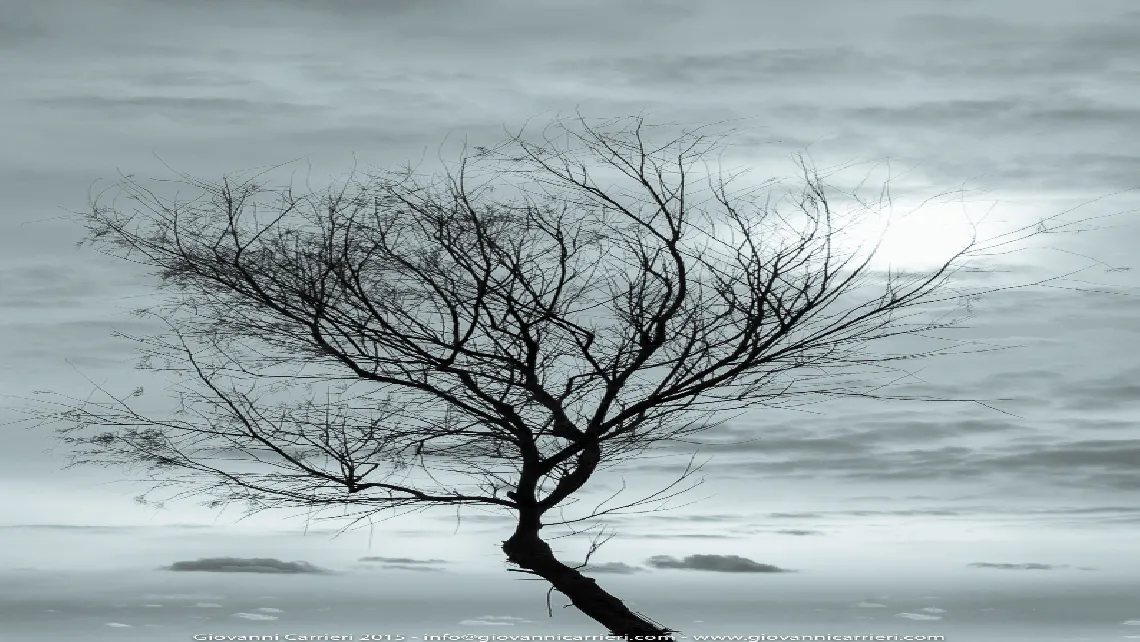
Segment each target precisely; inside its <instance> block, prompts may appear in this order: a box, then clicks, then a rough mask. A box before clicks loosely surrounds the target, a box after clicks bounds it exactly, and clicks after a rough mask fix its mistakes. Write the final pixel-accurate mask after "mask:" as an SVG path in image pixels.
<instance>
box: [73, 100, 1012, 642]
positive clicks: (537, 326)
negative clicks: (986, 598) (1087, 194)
mask: <svg viewBox="0 0 1140 642" xmlns="http://www.w3.org/2000/svg"><path fill="white" fill-rule="evenodd" d="M669 131H675V130H670V129H669V128H661V127H655V126H652V125H650V124H648V123H647V122H645V121H644V120H643V119H641V118H626V119H618V120H611V121H602V122H595V121H588V120H586V119H584V118H581V117H579V118H577V119H572V120H557V121H555V122H554V123H553V124H552V125H550V126H549V127H548V128H546V129H543V130H542V132H541V135H539V136H530V135H529V134H528V133H527V132H526V131H525V130H524V131H521V132H519V133H518V134H516V135H512V136H509V137H508V139H507V140H506V141H505V142H504V143H502V144H501V145H498V146H495V147H492V148H476V149H474V150H472V151H470V152H466V151H465V152H464V153H463V154H462V155H461V156H460V158H459V160H458V162H456V163H454V164H450V165H447V166H446V167H447V168H446V169H445V170H444V171H442V172H438V173H435V174H432V175H427V176H425V175H421V174H420V173H418V172H417V171H416V170H415V169H414V168H405V169H402V170H400V171H389V172H380V173H374V174H371V175H368V176H365V177H363V178H362V177H361V176H360V174H354V175H353V176H352V177H350V179H348V180H346V181H344V183H343V184H338V185H337V186H334V187H333V188H331V189H328V190H321V191H308V192H306V193H304V194H299V193H296V192H294V190H293V189H292V188H291V187H281V188H272V187H268V186H265V185H262V184H261V183H260V182H259V181H260V175H258V176H254V177H253V178H240V177H238V178H234V177H230V178H226V179H224V180H222V181H220V182H218V183H211V182H205V181H200V180H197V179H191V178H186V177H183V179H184V180H185V181H186V182H187V183H189V184H190V185H191V186H193V187H194V188H195V189H197V190H198V196H196V197H195V198H193V199H189V200H181V199H178V198H169V197H163V196H159V195H158V194H157V193H156V192H155V191H153V190H151V189H149V188H147V187H144V186H143V185H142V184H141V183H139V182H138V181H136V180H134V179H132V178H130V177H127V178H126V179H125V181H124V182H123V183H122V185H121V187H122V188H123V190H124V191H123V192H122V193H123V194H125V195H126V196H127V197H128V198H129V199H131V202H132V203H133V204H132V205H130V206H129V207H126V206H120V204H119V201H116V200H112V201H111V202H110V203H109V204H108V203H107V200H106V199H103V198H101V197H99V198H95V199H94V200H93V205H92V207H91V209H90V211H89V212H87V213H86V218H85V221H86V224H87V226H88V230H89V237H88V241H89V242H90V243H91V244H93V245H95V246H96V247H97V248H99V249H100V250H101V251H104V252H106V253H109V254H111V255H113V256H117V257H121V258H123V259H126V260H130V261H134V262H136V263H140V264H143V265H145V266H148V267H149V268H151V269H152V270H153V271H154V273H155V274H156V275H157V276H158V277H159V278H160V280H161V287H162V289H163V291H164V292H166V293H167V295H168V296H167V298H165V299H164V303H162V304H160V305H157V306H154V307H151V308H148V309H147V310H145V311H144V313H146V314H150V315H155V316H156V317H157V318H160V319H163V320H164V321H165V322H166V323H167V324H168V325H169V327H170V330H171V332H170V334H169V335H165V336H163V337H133V338H134V339H135V340H137V341H139V343H140V346H141V348H142V350H143V352H144V353H145V358H144V361H145V363H144V366H145V367H150V368H154V369H156V370H162V371H172V372H177V373H180V374H182V375H185V376H186V378H185V379H183V381H184V382H185V384H184V385H183V387H181V388H179V390H178V397H179V400H180V403H179V405H178V410H177V411H173V412H171V413H168V414H166V415H163V416H154V413H150V414H144V413H142V412H139V411H137V410H136V409H135V408H134V405H133V402H131V400H130V396H129V395H128V396H115V395H110V396H109V397H108V398H107V399H106V400H103V401H97V400H78V399H73V400H70V401H68V402H65V403H64V404H63V405H64V406H65V408H64V410H62V411H60V412H58V413H57V414H55V415H54V417H53V418H54V419H56V420H58V421H62V422H63V426H62V428H60V430H61V432H62V433H63V438H64V440H65V441H66V442H67V443H69V444H70V445H71V446H72V447H73V449H74V461H75V462H76V463H101V464H108V465H135V466H138V467H141V468H142V469H143V470H145V471H147V472H148V473H149V477H150V478H151V479H153V480H154V481H155V482H156V483H159V484H188V485H189V486H187V488H189V489H190V491H189V492H190V493H205V494H207V495H208V496H209V497H210V498H211V501H213V502H214V503H216V504H222V503H230V502H241V503H245V504H247V505H248V506H249V507H250V508H251V509H253V510H260V509H265V508H279V507H302V508H305V509H319V508H323V507H342V506H349V507H351V510H352V511H353V513H352V515H354V516H358V517H359V516H367V515H371V514H373V513H376V512H377V511H385V510H389V511H391V510H396V511H399V510H400V509H419V508H423V507H430V506H438V505H466V506H478V507H486V508H490V509H494V510H499V511H509V512H511V513H513V515H514V516H515V517H517V523H516V525H515V527H514V531H513V532H512V533H510V535H509V537H507V539H506V540H505V541H503V543H502V551H503V553H505V555H506V559H507V560H508V561H509V563H510V564H511V565H512V570H515V571H518V572H524V573H528V574H533V575H535V576H537V577H538V578H541V579H542V580H545V581H546V582H549V584H550V587H551V590H556V591H558V592H560V593H561V594H563V595H565V596H566V597H567V598H568V599H569V600H570V602H571V603H572V604H573V605H574V606H575V607H576V608H577V609H579V610H580V611H581V612H582V613H584V614H585V615H586V616H588V617H590V618H592V619H593V620H595V621H597V622H598V623H600V624H601V625H603V626H605V627H607V629H608V630H609V631H610V632H611V634H614V635H623V636H658V635H669V634H671V633H674V632H675V631H673V630H671V629H668V628H666V627H665V626H662V625H660V624H657V623H656V622H654V621H652V620H650V619H649V618H648V617H646V616H644V615H641V614H639V613H636V612H634V611H632V610H631V609H630V608H628V607H627V606H626V605H625V604H623V602H622V601H621V600H619V599H618V598H617V597H615V596H613V595H611V594H610V593H608V592H607V591H605V590H603V589H602V588H601V587H600V586H599V585H598V584H597V583H596V582H595V581H594V580H593V579H591V578H589V577H587V576H586V575H584V574H583V567H582V566H571V565H568V564H566V563H564V562H563V561H560V560H559V559H557V557H556V556H555V555H554V553H553V552H552V549H551V548H550V546H549V545H548V544H547V542H546V541H544V539H543V528H544V527H549V526H552V525H558V524H566V523H568V522H570V521H574V522H576V521H580V520H578V519H576V520H563V521H559V520H556V519H553V515H554V514H555V513H557V511H556V510H555V509H559V510H560V509H561V508H562V507H564V506H565V505H567V504H568V503H571V502H572V501H574V496H575V493H578V491H580V490H581V489H582V488H583V487H584V486H585V485H586V484H587V482H588V481H589V480H590V479H591V478H592V477H593V476H594V475H595V473H597V472H598V471H599V470H601V469H603V468H605V467H608V466H612V465H615V464H618V463H620V462H621V461H623V460H626V459H630V458H637V457H641V456H644V454H645V453H646V452H647V451H648V450H650V449H651V448H653V447H655V446H658V445H660V444H664V443H667V442H669V441H671V440H677V439H681V438H683V437H685V436H687V435H692V434H694V433H697V432H699V431H701V430H704V429H706V428H708V427H709V426H710V425H713V422H714V421H717V419H718V418H722V417H724V414H723V413H726V412H731V411H733V410H739V409H743V408H747V407H753V406H757V405H765V406H770V407H790V406H796V405H797V404H801V403H807V402H808V401H810V400H818V399H819V398H820V397H821V396H823V397H835V396H864V397H866V396H871V397H874V396H880V394H881V393H880V389H879V385H878V384H873V383H867V381H868V380H867V379H866V378H865V377H863V375H865V374H866V373H868V372H871V371H875V370H880V371H881V370H882V369H885V368H891V367H892V363H894V362H896V361H898V360H900V359H904V358H908V357H912V356H915V355H914V354H913V353H908V354H894V355H891V354H886V353H883V352H875V351H873V350H871V349H870V348H869V346H871V345H872V344H874V343H875V342H877V341H880V340H883V339H887V338H889V337H896V336H900V335H915V336H918V335H923V336H925V335H927V334H929V333H930V332H931V331H934V330H937V329H939V328H945V327H949V326H951V325H953V324H954V323H955V322H956V319H955V318H954V317H953V316H952V315H953V314H957V313H959V312H961V310H960V309H959V310H957V311H955V310H954V309H952V307H953V306H950V305H948V304H947V302H951V303H952V302H953V299H954V298H955V296H956V295H955V294H954V292H953V291H951V290H949V289H948V288H947V287H946V286H947V283H948V279H949V278H950V277H951V276H953V274H954V273H955V271H956V270H957V269H958V268H959V267H961V265H963V261H964V260H965V259H966V258H969V257H970V256H972V255H973V253H975V252H976V251H977V250H978V248H977V246H976V245H972V246H969V247H965V248H963V249H962V251H961V252H958V253H956V254H954V255H953V256H949V257H946V260H945V261H944V262H942V263H941V265H940V266H939V267H937V268H935V269H931V270H927V271H925V272H922V273H908V272H895V271H882V270H877V269H873V267H872V263H871V259H872V257H873V256H874V247H868V246H866V245H865V244H864V245H863V246H859V245H858V244H857V243H855V241H856V240H857V239H856V238H855V237H854V236H853V234H854V232H853V230H854V229H855V228H854V227H852V226H853V225H854V222H856V219H857V218H858V217H859V216H860V215H861V213H866V212H867V211H871V210H874V209H875V208H877V207H886V206H889V203H888V202H887V200H886V198H885V196H884V198H882V199H879V200H876V201H874V202H870V203H868V202H859V203H857V204H856V206H853V207H850V208H848V209H847V210H845V211H843V212H839V211H837V208H836V206H835V205H833V203H835V202H836V199H835V193H836V192H835V188H833V187H832V186H830V185H829V183H828V181H827V177H826V176H824V175H821V174H820V173H819V172H818V171H817V170H815V169H813V167H812V166H811V165H810V164H809V163H807V162H806V161H804V162H802V163H801V164H800V165H799V167H800V169H801V170H802V172H801V174H800V175H799V177H798V178H797V179H796V188H795V189H794V190H791V191H788V190H784V192H782V193H781V192H780V190H781V189H784V188H783V187H782V185H783V183H778V182H768V183H764V184H761V185H751V186H748V185H744V186H742V187H738V185H740V183H741V182H742V181H741V178H742V177H741V175H739V174H730V173H726V172H725V171H723V170H722V169H720V166H719V165H718V164H716V163H711V162H710V160H715V159H714V155H715V154H716V153H718V152H720V151H721V150H723V149H724V148H725V147H724V144H725V143H724V141H725V138H724V137H723V135H721V134H717V133H710V132H709V130H706V129H701V128H698V129H689V130H682V131H680V132H679V133H674V134H671V135H664V134H663V132H664V133H668V132H669ZM773 194H777V196H775V197H774V196H773ZM780 194H782V195H780ZM1023 232H1024V230H1023ZM1032 233H1034V232H1032V231H1029V232H1026V234H1032ZM1007 240H1008V239H1007ZM1003 242H1004V241H1003ZM872 245H873V243H872ZM990 247H992V245H991V246H990ZM928 310H929V311H937V312H938V313H939V315H941V316H938V315H933V314H927V313H926V312H927V311H928ZM302 393H304V394H302ZM108 394H110V393H108ZM133 394H135V395H139V394H142V390H141V389H138V390H136V391H135V393H133ZM690 463H691V460H690ZM693 471H694V468H693V467H692V466H690V467H689V468H688V469H686V472H685V473H684V474H683V475H682V476H681V479H678V480H677V482H676V483H675V485H673V486H670V487H669V488H667V489H664V490H662V491H659V492H658V493H656V494H654V495H651V496H649V497H646V498H642V499H640V500H637V501H635V502H633V503H631V504H626V505H624V506H622V507H618V508H628V507H629V506H633V505H637V504H640V503H642V502H647V501H648V502H652V501H654V500H660V499H662V498H664V497H669V496H672V495H673V494H674V493H675V492H677V489H682V490H683V488H682V487H681V486H680V485H678V484H680V482H682V480H684V479H692V477H691V475H692V473H693ZM613 510H615V509H614V508H610V509H604V510H603V509H602V508H600V507H599V508H597V509H595V510H594V511H591V512H590V513H589V514H588V515H586V517H583V518H581V519H587V518H589V519H593V518H596V517H598V516H599V515H604V514H606V513H608V512H610V511H613ZM548 532H549V531H548ZM595 548H596V546H594V547H592V548H591V551H593V550H594V549H595ZM548 597H549V593H548Z"/></svg>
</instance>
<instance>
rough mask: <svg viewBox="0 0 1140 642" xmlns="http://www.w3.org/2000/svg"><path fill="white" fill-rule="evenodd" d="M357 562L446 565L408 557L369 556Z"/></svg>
mask: <svg viewBox="0 0 1140 642" xmlns="http://www.w3.org/2000/svg"><path fill="white" fill-rule="evenodd" d="M357 561H359V562H379V563H382V564H446V563H447V560H437V559H426V560H417V559H412V558H410V557H379V556H375V555H369V556H367V557H362V558H360V559H359V560H357Z"/></svg>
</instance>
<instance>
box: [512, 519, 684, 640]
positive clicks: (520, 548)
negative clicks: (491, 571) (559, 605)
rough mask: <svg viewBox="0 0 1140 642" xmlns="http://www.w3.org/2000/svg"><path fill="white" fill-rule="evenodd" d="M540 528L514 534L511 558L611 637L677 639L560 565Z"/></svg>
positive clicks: (522, 528) (530, 527) (534, 524)
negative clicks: (551, 587) (548, 583)
mask: <svg viewBox="0 0 1140 642" xmlns="http://www.w3.org/2000/svg"><path fill="white" fill-rule="evenodd" d="M540 528H542V526H541V524H540V523H539V522H538V520H537V519H534V520H533V521H532V523H531V524H530V525H528V526H524V525H523V524H520V525H519V527H518V529H516V530H515V533H514V535H512V536H511V538H510V539H508V540H507V541H505V542H503V552H504V553H506V554H507V559H509V560H510V561H511V562H513V563H514V564H517V565H518V566H520V567H521V568H523V569H525V570H527V571H530V572H532V573H534V574H535V575H537V576H539V577H541V578H543V579H544V580H546V581H548V582H550V583H551V584H552V585H553V586H554V589H555V590H556V591H558V592H559V593H562V594H563V595H565V596H566V597H568V598H570V602H571V603H573V604H574V606H575V607H576V608H577V609H578V610H579V611H581V612H582V613H585V614H586V616H587V617H589V618H591V619H593V620H594V621H595V622H598V623H599V624H601V625H603V626H605V627H606V628H608V629H609V631H610V635H618V636H624V637H627V638H628V639H631V640H636V639H659V640H666V639H669V640H671V639H673V637H672V635H671V634H672V633H675V631H672V630H670V629H667V628H665V627H662V626H660V625H658V624H654V623H653V622H651V621H649V620H647V619H645V618H643V617H641V616H639V615H637V614H636V613H634V612H633V611H631V610H629V608H628V607H627V606H626V605H625V604H623V603H622V601H621V600H619V599H617V598H616V597H614V596H613V595H610V594H609V593H607V592H606V591H604V590H603V589H602V587H600V586H598V583H597V582H595V581H594V580H593V579H591V578H589V577H586V576H585V575H582V574H581V573H579V572H578V571H577V570H575V569H574V568H572V567H569V566H566V565H565V564H563V563H562V562H559V561H558V559H557V558H555V557H554V552H553V551H551V550H550V546H549V545H548V544H547V543H546V542H544V541H542V538H541V537H539V534H538V531H539V529H540ZM635 636H636V637H635ZM646 636H652V637H648V638H646Z"/></svg>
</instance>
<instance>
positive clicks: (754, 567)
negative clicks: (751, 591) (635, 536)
mask: <svg viewBox="0 0 1140 642" xmlns="http://www.w3.org/2000/svg"><path fill="white" fill-rule="evenodd" d="M645 563H646V564H647V565H649V566H652V567H653V568H661V569H685V570H691V571H715V572H718V573H786V572H788V569H783V568H780V567H778V566H773V565H771V564H761V563H759V562H754V561H752V560H750V559H748V558H747V557H740V556H739V555H688V556H686V557H685V558H684V559H677V558H675V557H671V556H669V555H655V556H653V557H651V558H649V559H648V560H646V561H645Z"/></svg>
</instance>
